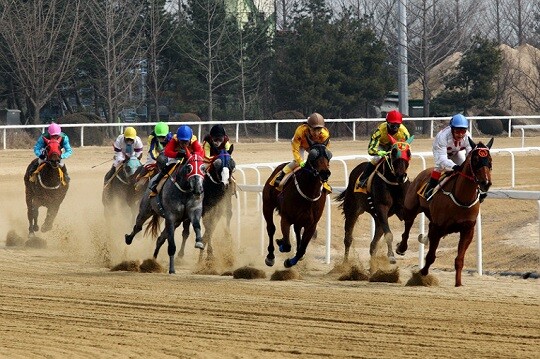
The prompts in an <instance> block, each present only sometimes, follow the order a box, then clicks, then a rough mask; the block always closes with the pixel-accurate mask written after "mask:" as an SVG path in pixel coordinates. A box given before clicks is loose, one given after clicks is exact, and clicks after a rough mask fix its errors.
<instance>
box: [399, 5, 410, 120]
mask: <svg viewBox="0 0 540 359" xmlns="http://www.w3.org/2000/svg"><path fill="white" fill-rule="evenodd" d="M398 17H399V21H398V92H399V112H401V113H402V114H404V115H409V84H408V82H409V76H408V72H407V71H408V70H407V66H408V60H407V0H399V1H398Z"/></svg>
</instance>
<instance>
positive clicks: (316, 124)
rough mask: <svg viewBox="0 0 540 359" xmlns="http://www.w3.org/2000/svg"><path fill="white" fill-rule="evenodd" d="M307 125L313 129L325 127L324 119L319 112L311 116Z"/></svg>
mask: <svg viewBox="0 0 540 359" xmlns="http://www.w3.org/2000/svg"><path fill="white" fill-rule="evenodd" d="M307 123H308V125H309V127H311V128H322V127H324V117H322V116H321V114H319V113H317V112H313V113H312V114H311V115H309V117H308V119H307Z"/></svg>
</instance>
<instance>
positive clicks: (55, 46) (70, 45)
mask: <svg viewBox="0 0 540 359" xmlns="http://www.w3.org/2000/svg"><path fill="white" fill-rule="evenodd" d="M0 5H1V8H0V23H1V24H2V26H0V37H1V38H2V40H3V42H4V44H3V47H4V49H3V51H0V57H1V58H2V60H3V61H2V63H3V64H5V66H7V67H8V68H7V69H5V70H6V71H9V73H11V75H12V77H13V79H14V81H15V82H16V83H17V84H18V87H19V88H20V89H21V90H22V91H24V94H25V96H26V100H27V103H28V107H29V113H30V116H31V117H30V118H27V121H28V120H30V121H31V123H33V124H38V123H39V113H40V111H41V108H42V107H43V106H44V105H45V103H46V102H47V101H48V100H49V99H50V98H51V96H52V95H53V94H55V93H56V91H55V89H56V87H57V86H58V84H59V83H60V82H62V81H63V80H64V79H65V77H66V75H68V74H70V73H71V71H72V70H73V66H74V61H73V52H74V49H75V44H76V43H77V39H78V35H79V25H80V13H81V3H80V1H79V0H70V1H61V0H34V1H23V0H2V1H1V4H0Z"/></svg>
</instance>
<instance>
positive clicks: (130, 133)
mask: <svg viewBox="0 0 540 359" xmlns="http://www.w3.org/2000/svg"><path fill="white" fill-rule="evenodd" d="M136 137H137V130H135V129H134V128H133V127H126V129H125V130H124V138H131V139H132V140H135V138H136Z"/></svg>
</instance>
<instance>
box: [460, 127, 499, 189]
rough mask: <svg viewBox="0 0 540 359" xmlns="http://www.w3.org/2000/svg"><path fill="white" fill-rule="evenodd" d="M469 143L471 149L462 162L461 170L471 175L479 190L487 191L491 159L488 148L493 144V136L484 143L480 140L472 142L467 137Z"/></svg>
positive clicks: (489, 180) (489, 184) (489, 183)
mask: <svg viewBox="0 0 540 359" xmlns="http://www.w3.org/2000/svg"><path fill="white" fill-rule="evenodd" d="M469 144H470V145H471V147H472V151H471V152H470V153H469V155H468V156H467V158H466V159H465V162H463V165H462V166H463V172H464V173H465V174H466V175H467V174H468V175H470V176H471V177H472V179H473V180H474V182H475V183H476V184H477V185H478V188H479V189H480V191H481V192H487V191H488V190H489V188H490V187H491V168H492V161H491V154H490V153H489V150H490V149H491V146H492V145H493V138H491V140H489V142H488V143H487V144H486V145H484V144H483V143H482V142H479V143H474V141H473V140H472V139H471V138H470V137H469Z"/></svg>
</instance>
